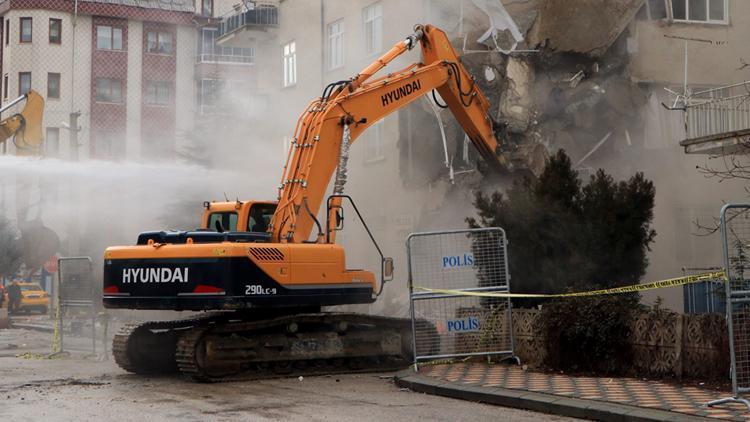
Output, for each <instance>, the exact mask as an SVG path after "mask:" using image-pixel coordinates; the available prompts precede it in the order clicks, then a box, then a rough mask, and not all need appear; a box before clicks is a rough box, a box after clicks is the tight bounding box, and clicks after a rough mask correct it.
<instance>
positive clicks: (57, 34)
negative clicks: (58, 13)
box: [49, 19, 62, 44]
mask: <svg viewBox="0 0 750 422" xmlns="http://www.w3.org/2000/svg"><path fill="white" fill-rule="evenodd" d="M49 42H50V44H60V43H61V42H62V19H50V20H49Z"/></svg>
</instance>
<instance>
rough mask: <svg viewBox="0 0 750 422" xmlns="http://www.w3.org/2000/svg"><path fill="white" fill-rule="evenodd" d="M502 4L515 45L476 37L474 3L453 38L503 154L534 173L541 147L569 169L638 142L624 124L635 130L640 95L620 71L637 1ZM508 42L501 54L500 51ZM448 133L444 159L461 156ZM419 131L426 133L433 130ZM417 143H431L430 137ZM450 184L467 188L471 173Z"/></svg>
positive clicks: (505, 35)
mask: <svg viewBox="0 0 750 422" xmlns="http://www.w3.org/2000/svg"><path fill="white" fill-rule="evenodd" d="M480 2H481V0H475V1H474V3H480ZM504 3H506V4H507V6H506V7H507V12H508V14H509V15H510V16H511V17H512V18H513V20H514V23H515V26H516V27H517V29H518V30H519V31H520V33H521V34H522V35H523V37H524V40H523V41H522V42H516V41H517V40H516V37H514V36H513V34H511V31H510V30H505V31H497V34H496V37H495V39H494V40H489V41H487V40H484V41H483V42H482V43H480V42H478V40H480V39H481V38H482V35H483V34H485V33H486V28H487V26H488V20H487V15H486V14H485V12H483V10H482V9H480V8H476V10H474V13H468V12H467V14H466V15H465V23H464V28H465V33H464V35H463V37H462V38H459V39H454V40H453V43H454V46H455V47H456V48H457V49H458V50H459V51H462V52H463V53H462V54H463V56H462V61H463V63H464V65H466V66H467V68H468V69H469V70H470V72H471V73H472V74H473V75H474V76H475V77H476V80H477V83H478V84H479V86H480V88H481V90H482V91H483V92H484V94H485V95H486V96H487V98H488V100H489V101H490V104H491V105H492V108H491V113H492V115H493V117H494V118H495V119H496V121H497V123H499V126H500V129H499V132H498V138H499V139H500V140H501V142H503V143H504V148H505V149H506V151H508V152H510V153H512V154H510V156H511V158H513V159H514V161H515V162H517V163H518V164H524V163H525V164H526V167H528V168H529V169H530V170H531V171H532V172H534V173H536V172H538V171H540V170H541V168H542V167H543V164H544V156H545V155H546V153H548V152H549V153H551V152H554V151H556V150H557V149H560V148H564V149H565V150H566V151H567V152H568V155H569V156H570V157H571V158H572V159H573V160H574V163H577V164H578V167H579V168H585V167H586V159H588V157H590V156H592V155H593V154H595V153H596V154H606V153H607V152H608V151H609V152H613V151H616V150H618V149H622V148H628V147H630V146H632V145H633V143H637V142H642V140H641V139H640V138H639V137H640V136H641V135H640V133H631V131H629V130H628V128H636V127H642V123H641V122H640V112H639V111H640V109H641V108H642V107H643V106H644V105H645V103H646V100H647V97H646V94H645V92H643V91H641V89H640V88H639V87H638V86H637V85H636V84H634V83H633V82H632V81H631V80H630V77H629V75H628V59H629V55H628V51H627V27H628V24H629V23H630V22H631V21H632V20H633V18H634V16H635V14H636V12H637V11H638V9H639V8H640V7H641V6H642V4H643V1H642V0H616V1H614V0H613V1H608V2H601V1H597V0H547V1H537V0H527V1H514V2H504ZM492 22H493V20H492V19H490V23H491V24H492ZM493 46H495V47H493ZM513 48H515V51H513V52H511V53H510V54H506V53H505V52H504V51H507V50H509V49H513ZM419 114H420V116H419V118H420V119H426V120H425V121H424V123H425V124H424V125H421V127H428V126H429V125H430V123H429V122H434V120H435V119H434V116H431V115H430V113H428V112H425V113H423V115H422V113H419ZM433 125H434V124H433ZM450 132H458V133H456V134H453V133H451V134H450V136H449V150H450V151H451V154H452V155H453V156H454V157H458V156H461V152H462V151H461V150H462V144H463V142H462V140H463V135H462V134H460V131H452V130H451V131H450ZM402 136H403V134H402ZM419 136H420V137H423V136H424V137H426V138H425V139H429V138H432V139H435V136H439V134H438V135H436V134H434V133H431V132H426V133H424V134H421V135H419ZM420 143H421V142H420ZM426 143H427V144H429V145H431V146H432V148H435V143H434V142H426ZM417 144H419V143H417ZM421 153H423V152H421V151H420V154H421ZM425 153H426V152H425ZM430 161H431V162H432V165H434V166H439V164H435V161H433V160H430ZM437 162H438V163H439V162H440V161H439V160H438V161H437ZM454 162H458V163H459V164H460V160H455V161H454ZM467 165H469V164H468V163H467ZM480 168H481V167H480ZM438 170H439V169H438V168H437V167H436V168H435V169H434V171H431V172H428V173H431V174H437V173H440V172H439V171H438ZM442 174H444V171H443V173H442ZM456 182H457V183H461V184H465V185H468V186H467V187H476V185H477V184H478V183H480V182H481V177H476V176H474V177H465V178H461V179H457V180H456Z"/></svg>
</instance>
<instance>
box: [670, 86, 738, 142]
mask: <svg viewBox="0 0 750 422" xmlns="http://www.w3.org/2000/svg"><path fill="white" fill-rule="evenodd" d="M684 116H685V129H686V131H687V136H686V139H685V140H683V141H681V142H680V145H681V146H683V147H684V148H685V153H687V154H709V155H730V154H737V153H745V154H746V153H748V152H750V150H749V149H748V148H749V147H750V82H742V83H738V84H734V85H729V86H724V87H720V88H713V89H708V90H705V91H699V92H696V93H693V94H691V95H689V96H688V97H687V98H685V99H684Z"/></svg>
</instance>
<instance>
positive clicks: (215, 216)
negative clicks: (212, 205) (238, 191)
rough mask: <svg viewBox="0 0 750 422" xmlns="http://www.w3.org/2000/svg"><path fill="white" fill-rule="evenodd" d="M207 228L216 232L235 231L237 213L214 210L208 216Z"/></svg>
mask: <svg viewBox="0 0 750 422" xmlns="http://www.w3.org/2000/svg"><path fill="white" fill-rule="evenodd" d="M208 229H213V230H216V231H217V232H234V231H237V213H236V212H214V213H211V215H210V216H208Z"/></svg>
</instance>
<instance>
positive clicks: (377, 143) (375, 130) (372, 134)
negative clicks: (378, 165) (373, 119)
mask: <svg viewBox="0 0 750 422" xmlns="http://www.w3.org/2000/svg"><path fill="white" fill-rule="evenodd" d="M364 137H365V139H364V144H365V163H373V162H376V161H381V160H384V159H385V143H384V141H383V121H382V120H380V121H379V122H377V123H375V124H373V125H372V126H370V127H369V128H367V130H366V131H365V133H364Z"/></svg>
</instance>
